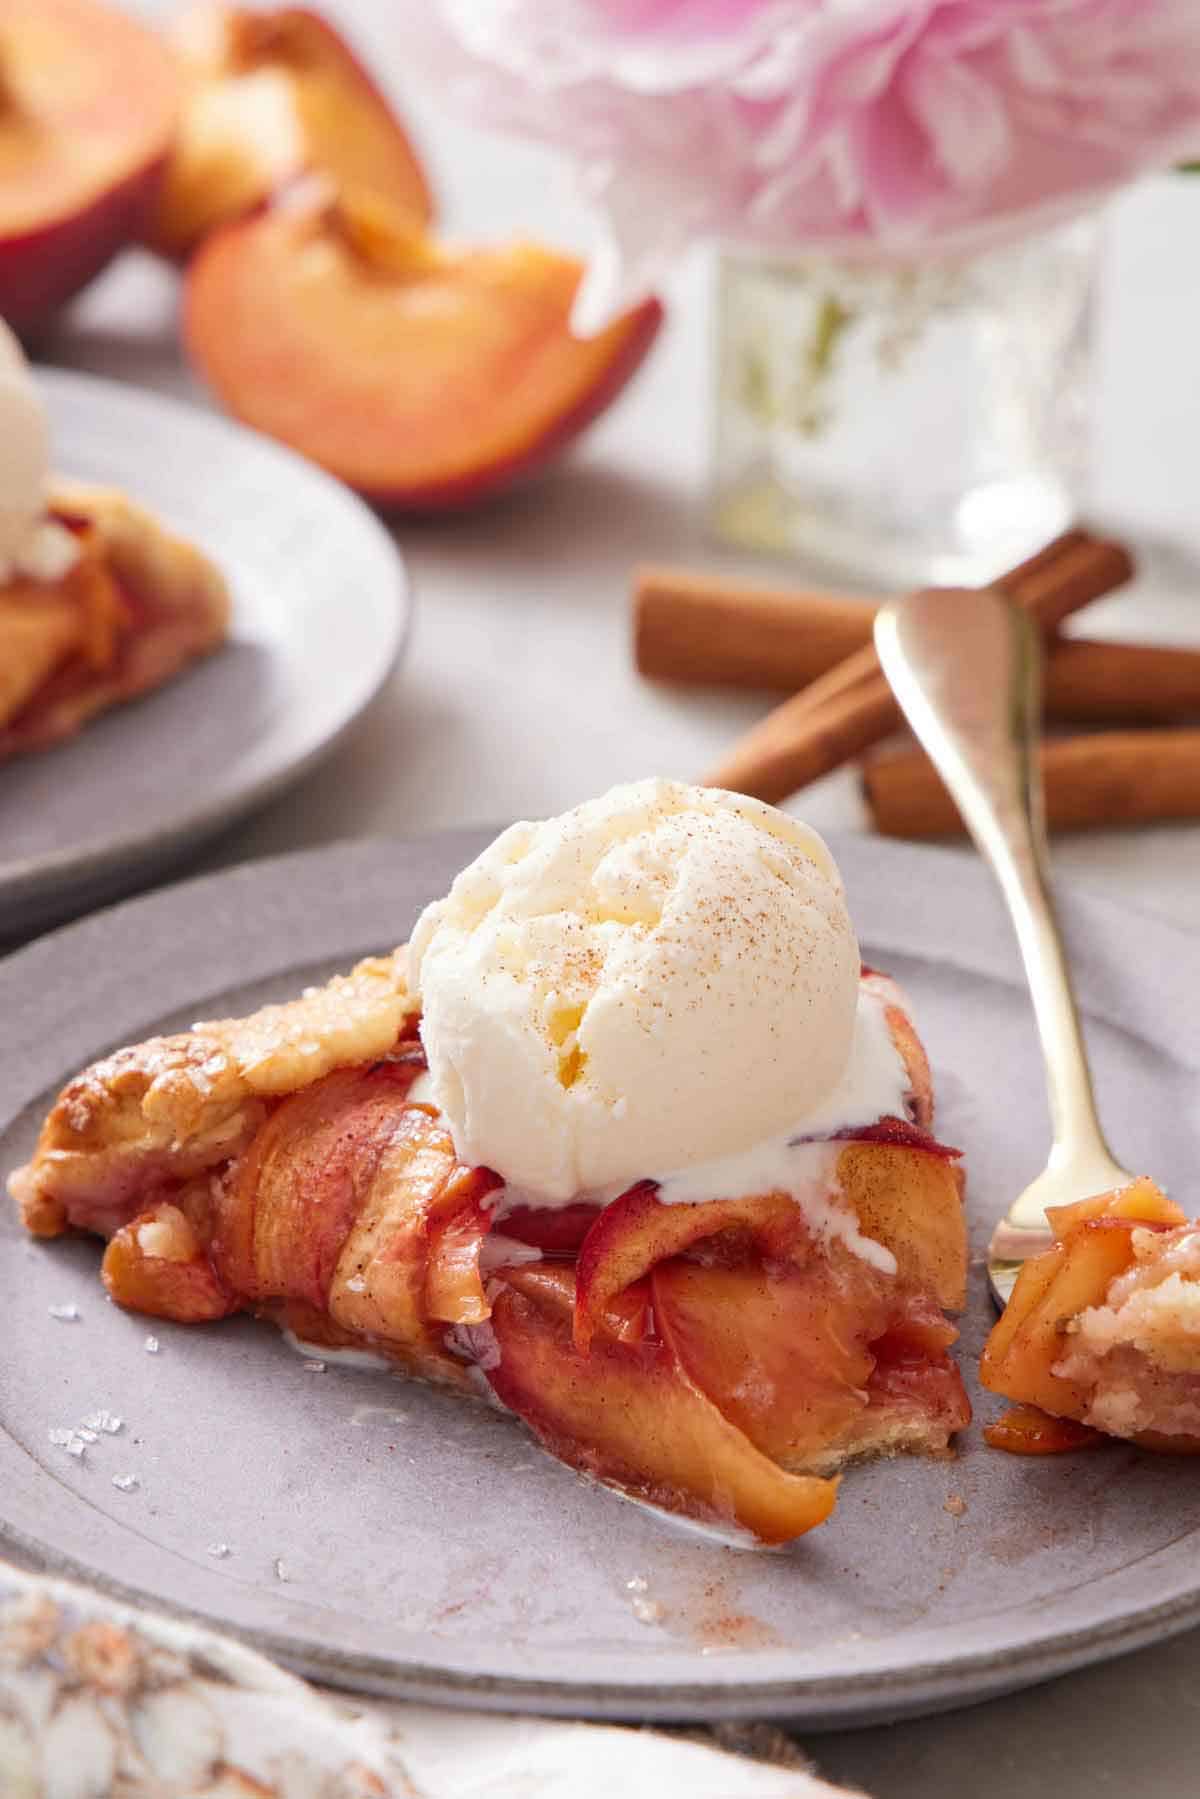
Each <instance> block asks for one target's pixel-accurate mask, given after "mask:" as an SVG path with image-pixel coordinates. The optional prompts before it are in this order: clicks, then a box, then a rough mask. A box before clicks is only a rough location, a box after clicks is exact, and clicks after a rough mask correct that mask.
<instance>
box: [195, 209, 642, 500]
mask: <svg viewBox="0 0 1200 1799" xmlns="http://www.w3.org/2000/svg"><path fill="white" fill-rule="evenodd" d="M581 273H582V270H581V266H580V264H579V263H578V262H576V261H574V260H573V259H572V258H571V257H568V256H561V255H558V254H557V253H556V252H554V251H552V250H548V249H544V248H542V247H541V246H540V245H537V244H532V243H516V244H510V245H508V246H505V247H502V248H497V249H452V248H447V247H445V246H443V245H441V244H438V243H435V242H434V241H433V240H432V239H431V238H430V237H429V236H428V235H427V234H426V233H425V232H424V231H422V230H420V229H418V228H415V227H414V226H413V225H412V224H411V222H410V221H409V220H407V219H406V218H405V216H404V215H403V214H402V213H401V212H399V211H398V210H397V209H396V208H394V207H392V206H389V205H388V204H386V203H385V202H383V201H381V200H380V199H379V198H378V197H377V196H371V195H365V194H363V193H362V192H357V193H354V194H351V193H349V192H344V193H341V194H337V193H335V192H333V190H332V189H331V188H330V187H329V185H328V184H326V183H319V182H314V183H305V184H302V185H301V187H300V188H298V189H296V190H293V191H292V192H291V193H290V194H289V195H287V196H285V197H284V198H283V199H282V200H281V201H280V203H279V204H277V205H276V206H273V207H272V208H270V209H269V210H268V211H266V212H264V213H262V214H259V215H257V216H255V217H253V218H251V219H247V220H245V221H243V222H241V223H239V224H235V225H230V226H227V227H225V228H224V229H223V230H220V231H217V232H215V233H214V234H213V235H212V236H211V237H209V238H208V239H206V241H205V242H204V243H203V244H202V245H201V247H200V249H199V250H198V251H197V253H196V255H195V256H194V257H193V259H192V262H191V264H190V266H189V269H188V274H187V281H186V298H185V323H184V330H185V337H186V342H187V346H188V349H189V352H190V354H191V357H192V360H193V362H194V364H195V366H196V368H197V369H198V371H199V372H200V374H201V375H202V376H203V377H204V378H205V380H206V381H207V382H208V384H209V385H210V387H211V388H212V389H213V391H214V392H215V393H216V395H217V397H218V398H219V399H220V400H221V402H222V403H223V404H224V405H225V406H226V407H227V408H228V410H229V411H230V412H232V413H234V414H235V415H236V416H237V417H238V418H240V419H244V420H245V421H246V423H247V424H250V425H253V426H255V427H256V428H257V429H258V430H260V431H264V432H266V433H267V434H268V435H269V436H271V437H276V438H278V439H279V440H280V441H281V442H283V443H285V444H288V445H290V446H291V448H292V449H294V450H299V451H300V452H301V453H302V454H303V455H306V456H309V457H311V458H312V460H313V461H314V462H318V463H320V464H322V465H323V466H324V467H325V468H327V469H329V470H330V471H331V472H332V473H333V474H335V475H339V476H341V478H342V479H343V480H344V481H346V482H348V483H349V485H350V486H351V487H354V488H357V489H358V491H359V492H360V493H362V494H365V495H366V496H367V497H368V498H370V499H372V500H375V501H376V502H378V503H379V504H381V505H385V506H392V507H398V508H407V509H409V510H416V511H428V510H436V509H439V508H444V507H453V506H460V505H463V504H465V503H466V502H468V501H470V500H474V499H478V498H480V497H481V496H483V495H485V494H490V493H494V492H495V491H496V490H498V489H499V488H502V487H503V486H505V485H506V484H507V483H509V482H510V481H512V480H513V478H514V477H515V476H517V475H518V474H521V473H524V472H527V471H529V470H530V469H533V468H536V467H537V466H538V465H539V464H542V463H544V462H545V461H546V460H547V458H548V457H550V456H551V455H552V454H553V453H554V452H555V451H556V450H558V449H560V448H561V447H562V446H563V445H564V444H565V443H567V442H568V441H569V440H570V439H571V438H573V437H574V436H575V435H576V433H577V432H579V431H580V430H582V429H583V427H584V426H585V425H586V424H587V423H588V422H589V421H590V420H591V419H593V418H594V417H595V416H596V415H597V413H599V412H601V411H602V410H603V408H604V407H605V406H606V405H607V404H608V403H609V402H610V401H611V400H612V399H613V398H614V397H615V396H616V395H617V394H618V393H619V392H620V390H621V389H622V388H623V387H624V386H625V383H626V382H627V381H628V380H629V378H630V376H631V375H632V374H633V372H634V370H635V369H636V368H637V366H638V365H639V363H640V362H641V360H642V358H643V357H644V356H645V354H646V351H647V350H648V349H649V347H650V344H651V342H652V341H653V339H654V336H655V333H656V332H657V330H658V326H659V321H660V318H661V309H660V307H659V305H658V303H657V301H654V300H647V301H645V302H644V303H643V304H642V305H640V306H638V307H636V308H634V309H633V310H632V311H631V312H627V313H625V314H623V315H622V317H620V318H618V319H617V320H615V322H614V323H613V324H611V325H609V326H608V328H607V329H606V330H604V331H602V332H601V333H600V334H599V335H598V336H596V337H591V338H587V339H581V338H577V337H574V336H572V334H571V329H570V322H569V321H570V313H571V303H572V300H573V299H574V295H575V290H576V288H577V286H578V284H579V279H580V275H581Z"/></svg>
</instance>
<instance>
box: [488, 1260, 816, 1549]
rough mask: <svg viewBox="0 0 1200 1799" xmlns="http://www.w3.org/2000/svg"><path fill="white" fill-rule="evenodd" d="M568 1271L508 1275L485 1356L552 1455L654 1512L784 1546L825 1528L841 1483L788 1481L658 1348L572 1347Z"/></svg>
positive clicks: (499, 1386)
mask: <svg viewBox="0 0 1200 1799" xmlns="http://www.w3.org/2000/svg"><path fill="white" fill-rule="evenodd" d="M570 1281H571V1276H570V1271H569V1270H565V1269H564V1270H551V1269H545V1270H543V1269H536V1268H521V1269H513V1270H509V1271H507V1272H506V1274H505V1277H504V1280H503V1282H502V1283H501V1287H500V1291H499V1293H498V1294H497V1297H496V1300H495V1304H494V1307H493V1310H492V1321H491V1329H492V1331H494V1333H495V1339H496V1345H497V1348H498V1351H499V1354H498V1358H497V1357H496V1356H492V1357H485V1358H484V1362H485V1365H486V1363H487V1362H489V1361H490V1362H491V1363H492V1366H490V1367H487V1377H488V1380H489V1381H490V1382H491V1385H492V1387H493V1388H494V1390H495V1392H496V1395H497V1397H498V1398H499V1399H500V1400H502V1401H503V1403H504V1404H505V1405H506V1406H508V1407H509V1409H510V1410H511V1411H513V1412H515V1413H516V1414H517V1416H518V1417H520V1418H523V1419H524V1421H525V1423H526V1424H528V1425H529V1427H530V1429H531V1430H532V1431H533V1432H534V1434H535V1435H536V1436H537V1437H539V1438H540V1439H541V1441H542V1442H543V1443H544V1444H545V1446H546V1448H547V1449H549V1451H550V1453H551V1454H552V1455H555V1456H557V1457H558V1458H559V1459H560V1460H561V1461H564V1462H567V1463H568V1464H569V1465H570V1466H571V1467H573V1468H578V1469H580V1470H582V1471H583V1472H584V1473H586V1474H591V1475H594V1476H595V1477H596V1478H597V1479H600V1480H605V1481H610V1482H613V1483H614V1484H616V1485H617V1486H620V1487H622V1488H624V1489H625V1490H626V1491H628V1492H631V1493H635V1494H637V1495H638V1496H639V1497H641V1498H643V1499H647V1500H649V1501H651V1503H653V1504H658V1505H665V1506H667V1507H669V1508H670V1509H671V1510H673V1511H678V1512H683V1513H685V1514H687V1515H689V1516H691V1517H694V1518H702V1519H706V1520H708V1521H710V1522H714V1523H723V1524H736V1525H740V1526H741V1527H742V1528H743V1529H745V1530H749V1531H752V1532H753V1533H754V1535H755V1536H757V1537H759V1538H760V1539H761V1540H762V1541H763V1542H765V1543H786V1542H790V1541H791V1540H792V1539H793V1538H794V1537H798V1536H802V1535H803V1534H804V1533H805V1532H806V1531H809V1530H812V1529H813V1528H814V1527H815V1526H816V1525H818V1524H823V1523H824V1521H825V1519H826V1518H828V1516H829V1514H830V1513H831V1512H832V1510H833V1508H834V1504H835V1502H836V1499H837V1482H836V1480H820V1479H817V1478H815V1477H813V1476H811V1475H795V1474H785V1473H784V1471H783V1470H782V1469H781V1468H778V1467H776V1465H775V1463H774V1462H772V1461H770V1460H769V1459H768V1458H767V1457H766V1456H765V1455H763V1454H762V1452H761V1451H760V1450H758V1449H756V1448H755V1447H754V1445H753V1444H752V1443H751V1442H750V1440H749V1438H748V1437H746V1436H744V1435H743V1433H742V1432H741V1431H740V1430H738V1429H737V1427H736V1426H735V1425H733V1424H731V1423H730V1422H729V1420H728V1419H727V1418H725V1417H723V1416H722V1414H721V1413H720V1412H719V1411H718V1410H717V1408H716V1406H714V1405H713V1404H712V1403H711V1402H710V1401H709V1400H708V1399H706V1398H705V1397H704V1395H703V1394H702V1393H701V1392H700V1391H699V1389H698V1388H697V1387H695V1386H694V1385H693V1384H692V1383H691V1381H689V1380H688V1378H687V1376H686V1375H685V1374H684V1373H683V1371H682V1369H681V1368H680V1367H679V1364H678V1363H677V1362H676V1360H675V1358H674V1356H673V1355H672V1354H671V1351H670V1350H669V1349H668V1348H667V1347H666V1346H665V1345H664V1344H661V1343H650V1342H643V1343H623V1342H617V1341H614V1340H612V1339H611V1338H610V1337H608V1336H607V1335H597V1337H596V1339H595V1341H594V1343H593V1347H592V1352H591V1354H590V1355H589V1356H587V1357H584V1356H581V1355H580V1354H579V1352H578V1350H577V1349H576V1348H575V1347H574V1345H573V1343H572V1341H571V1312H572V1303H573V1301H572V1292H571V1286H570Z"/></svg>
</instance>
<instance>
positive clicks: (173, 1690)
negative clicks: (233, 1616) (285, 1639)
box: [0, 1563, 842, 1799]
mask: <svg viewBox="0 0 1200 1799" xmlns="http://www.w3.org/2000/svg"><path fill="white" fill-rule="evenodd" d="M764 1735H765V1736H766V1737H767V1738H768V1739H769V1738H771V1737H772V1735H773V1733H769V1732H767V1733H764ZM779 1742H780V1743H782V1742H783V1739H779ZM769 1746H770V1748H771V1749H774V1748H776V1747H777V1745H776V1744H775V1743H774V1742H771V1743H770V1744H769ZM738 1747H746V1748H748V1749H750V1750H752V1751H753V1750H758V1749H761V1748H762V1747H763V1744H762V1742H761V1741H760V1740H758V1739H757V1738H756V1737H755V1735H754V1733H748V1738H747V1741H746V1742H745V1743H744V1744H743V1743H739V1744H738ZM789 1747H790V1746H789ZM787 1759H788V1760H789V1761H790V1762H791V1763H792V1764H793V1765H791V1766H780V1765H777V1764H776V1765H772V1764H771V1763H768V1762H764V1761H762V1760H761V1759H752V1757H751V1755H747V1754H734V1753H730V1752H728V1751H727V1750H725V1749H723V1748H720V1747H717V1746H716V1745H715V1742H714V1741H713V1740H712V1739H709V1740H697V1739H695V1738H692V1737H679V1736H669V1735H665V1734H663V1733H662V1732H658V1731H642V1730H623V1729H616V1728H613V1727H610V1726H606V1725H590V1724H560V1723H555V1722H551V1721H547V1720H543V1719H537V1718H507V1717H493V1716H490V1715H484V1714H480V1713H464V1712H452V1711H440V1710H436V1709H433V1708H431V1707H426V1706H403V1705H384V1704H380V1703H375V1702H367V1701H363V1702H361V1703H360V1702H358V1701H356V1702H355V1703H354V1705H353V1707H351V1706H350V1705H348V1704H347V1703H346V1702H345V1701H343V1700H342V1699H340V1698H338V1697H336V1696H335V1695H332V1694H321V1693H318V1692H316V1691H315V1690H314V1689H313V1688H311V1687H309V1686H306V1685H305V1683H304V1682H303V1681H301V1680H297V1679H296V1678H295V1677H294V1676H293V1675H290V1674H285V1673H284V1672H283V1670H282V1669H280V1668H277V1667H276V1666H275V1665H274V1664H273V1663H272V1662H269V1661H267V1660H265V1659H264V1658H263V1657H262V1656H260V1655H257V1654H255V1653H254V1652H253V1651H251V1650H249V1649H244V1648H242V1647H241V1645H240V1644H237V1643H234V1642H232V1641H230V1640H229V1639H228V1638H225V1637H220V1636H216V1635H214V1634H213V1633H212V1632H211V1631H207V1630H203V1629H201V1628H199V1627H197V1626H195V1625H192V1624H185V1623H182V1622H176V1621H175V1620H173V1619H168V1618H160V1617H156V1616H154V1615H153V1614H152V1613H148V1612H139V1611H135V1610H133V1609H132V1608H130V1607H128V1606H122V1605H118V1604H117V1603H116V1602H115V1601H113V1600H110V1599H107V1598H105V1597H104V1596H103V1595H101V1594H99V1593H94V1592H91V1591H90V1590H88V1589H87V1588H84V1587H76V1586H69V1585H67V1584H66V1583H65V1582H61V1581H52V1580H44V1579H41V1578H40V1577H37V1576H33V1575H28V1574H24V1573H21V1572H19V1571H18V1570H17V1569H15V1568H10V1567H8V1566H6V1565H4V1564H2V1563H0V1794H3V1796H4V1799H602V1796H603V1799H611V1795H613V1794H615V1793H625V1794H628V1795H630V1799H638V1796H640V1795H643V1794H644V1795H647V1796H649V1795H651V1794H653V1795H655V1799H659V1796H660V1795H661V1796H662V1799H666V1796H667V1795H670V1794H674V1793H687V1795H688V1799H830V1796H831V1795H836V1794H837V1793H839V1792H841V1791H842V1789H840V1788H834V1787H831V1786H829V1785H827V1783H826V1782H824V1781H822V1780H819V1779H817V1778H816V1777H815V1776H814V1775H812V1774H810V1773H808V1772H807V1771H806V1770H805V1768H804V1767H803V1766H798V1765H795V1764H796V1762H797V1759H798V1758H797V1757H796V1756H795V1754H794V1752H793V1753H789V1754H788V1755H787Z"/></svg>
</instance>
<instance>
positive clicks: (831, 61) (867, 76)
mask: <svg viewBox="0 0 1200 1799" xmlns="http://www.w3.org/2000/svg"><path fill="white" fill-rule="evenodd" d="M412 10H413V14H414V15H418V16H413V17H411V19H410V22H409V23H407V24H406V27H405V29H406V32H408V33H411V34H412V44H411V48H412V49H413V50H414V52H415V53H417V54H418V55H420V56H422V57H423V59H424V61H425V63H426V66H427V67H428V68H430V69H432V70H434V71H435V72H436V73H437V74H438V75H439V76H440V78H441V79H442V80H443V81H444V82H445V83H446V91H447V92H448V93H449V95H450V97H451V98H452V99H453V100H454V101H455V102H456V103H457V104H459V105H460V106H461V107H463V108H464V109H465V110H466V111H467V112H468V113H469V114H470V115H471V116H473V117H474V118H476V119H479V120H481V121H490V122H493V123H496V124H499V125H502V126H506V127H509V128H512V129H515V130H518V131H520V132H522V133H524V134H526V135H529V136H534V137H538V138H542V139H545V140H546V141H548V142H549V143H551V144H553V145H555V146H558V147H560V148H561V149H564V150H566V151H568V152H570V153H571V154H573V155H574V157H575V158H576V159H577V161H578V164H579V166H580V170H581V173H582V175H583V178H584V181H585V183H586V187H587V190H588V192H589V193H590V195H591V197H592V198H593V199H594V200H595V201H596V202H597V203H598V204H599V206H600V208H601V210H602V213H603V214H604V215H605V217H606V219H607V223H608V227H609V230H608V233H607V236H606V241H605V242H604V243H603V244H602V246H601V254H600V257H599V260H598V263H597V264H596V265H595V266H594V267H593V270H592V272H591V276H590V278H589V283H588V285H587V288H586V289H585V294H584V297H583V301H582V307H583V311H584V312H585V314H586V315H587V317H588V321H589V322H590V323H591V324H593V325H594V324H595V323H596V322H597V321H598V318H599V317H600V316H601V315H602V314H603V313H604V312H606V311H608V310H609V309H611V307H612V306H613V305H614V304H616V303H617V302H618V301H623V300H624V299H626V298H628V297H629V296H630V295H631V294H632V293H633V292H635V291H637V290H638V289H640V288H642V287H644V286H646V285H648V284H651V283H652V282H653V281H654V280H655V279H656V278H658V277H659V276H660V275H661V274H662V272H663V270H664V269H665V268H666V267H669V265H670V264H671V262H672V261H673V260H674V259H675V258H676V256H677V255H678V253H679V252H680V250H681V249H682V248H683V247H684V246H686V245H687V244H688V243H690V242H692V241H693V240H695V239H698V238H705V237H715V238H723V239H727V240H739V241H742V242H751V243H754V244H757V245H759V246H761V247H763V248H766V249H779V250H794V249H810V248H836V249H840V250H854V249H859V250H861V251H868V252H871V253H883V254H888V255H891V254H908V253H911V252H912V251H914V250H916V249H920V248H921V247H924V246H933V247H937V248H941V249H957V248H960V247H961V248H964V249H970V248H974V247H975V246H976V245H977V244H979V245H985V244H987V243H988V242H991V241H993V240H995V239H997V238H999V237H1001V236H1003V235H1005V234H1011V233H1015V232H1019V231H1023V230H1027V229H1030V228H1032V227H1034V226H1036V225H1039V224H1042V223H1048V222H1050V221H1051V220H1053V219H1055V218H1058V217H1061V216H1064V215H1066V214H1068V213H1070V212H1072V211H1077V210H1080V209H1082V208H1084V207H1085V206H1087V205H1088V204H1089V203H1090V202H1092V201H1094V200H1095V199H1098V198H1099V197H1100V196H1102V195H1103V194H1105V193H1107V192H1109V191H1111V190H1112V189H1113V188H1115V187H1117V186H1118V185H1119V184H1121V183H1123V182H1125V181H1128V180H1129V179H1131V178H1132V177H1133V176H1135V175H1137V174H1138V173H1140V172H1141V171H1142V170H1144V169H1146V168H1150V167H1153V166H1155V165H1162V164H1165V163H1168V162H1170V161H1171V160H1172V159H1174V158H1175V157H1176V156H1179V155H1181V154H1183V153H1185V152H1187V151H1188V150H1193V151H1194V150H1195V149H1196V147H1197V146H1200V0H426V4H425V5H424V6H423V7H420V8H414V9H412Z"/></svg>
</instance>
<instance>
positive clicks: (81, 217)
mask: <svg viewBox="0 0 1200 1799" xmlns="http://www.w3.org/2000/svg"><path fill="white" fill-rule="evenodd" d="M178 102H179V79H178V76H177V74H176V69H175V62H174V59H173V57H172V55H171V52H170V50H169V49H168V48H167V46H166V44H165V43H163V41H162V40H161V39H160V38H159V37H157V36H156V35H155V33H154V32H152V31H150V30H148V29H147V28H146V27H145V26H144V25H140V24H138V23H137V22H136V21H135V20H134V19H131V18H128V17H126V15H125V14H124V13H121V12H117V11H115V10H114V9H113V8H112V7H109V6H105V5H102V4H101V3H100V0H4V5H3V6H2V7H0V316H3V317H4V318H5V319H7V320H8V322H9V324H10V325H12V326H13V327H14V329H15V330H18V331H29V330H32V329H34V328H35V327H37V326H39V325H41V324H42V323H43V321H44V320H45V319H46V318H47V317H48V316H49V314H50V313H51V312H52V311H53V310H54V308H56V307H58V306H61V305H62V304H63V303H64V302H65V301H66V300H69V299H70V298H71V296H72V295H73V294H75V293H77V292H78V291H79V289H80V288H81V287H83V285H84V284H85V282H87V281H90V280H91V278H92V276H93V275H96V274H98V273H99V271H100V270H101V269H102V268H103V267H104V265H105V263H107V262H108V260H109V259H110V257H111V256H113V254H114V253H115V252H116V251H117V250H118V249H120V248H121V247H122V246H123V245H124V244H126V243H127V242H129V240H130V239H131V238H133V237H134V236H136V234H137V232H138V231H139V229H140V228H141V225H142V221H143V218H144V216H145V214H146V211H147V209H148V207H149V206H150V204H151V202H152V200H153V198H154V193H155V189H156V187H157V184H158V181H159V178H160V176H161V174H162V169H163V165H164V162H165V159H166V155H167V151H168V148H169V146H170V142H171V137H172V133H173V132H174V129H175V121H176V115H177V108H178Z"/></svg>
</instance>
